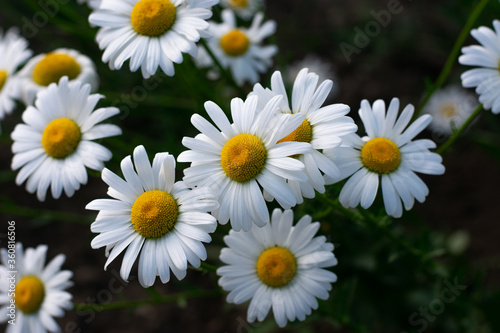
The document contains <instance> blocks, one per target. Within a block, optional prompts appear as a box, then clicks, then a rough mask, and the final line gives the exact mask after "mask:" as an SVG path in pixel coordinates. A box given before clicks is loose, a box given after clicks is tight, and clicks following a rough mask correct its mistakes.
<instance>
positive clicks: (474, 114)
mask: <svg viewBox="0 0 500 333" xmlns="http://www.w3.org/2000/svg"><path fill="white" fill-rule="evenodd" d="M482 109H483V105H482V104H479V105H478V106H477V108H476V109H475V110H474V112H472V114H471V115H470V116H469V118H467V120H466V121H465V122H464V123H463V124H462V126H460V128H459V129H457V130H456V131H455V132H453V134H452V135H451V136H450V137H449V138H448V140H446V141H445V142H444V143H443V144H442V145H441V146H439V148H438V149H436V153H438V154H443V153H444V152H445V151H446V150H447V149H448V148H450V146H451V145H452V144H453V143H454V142H455V141H456V140H457V139H458V137H459V136H460V135H461V134H462V133H463V132H464V131H465V130H466V129H467V127H469V125H470V124H471V123H472V122H473V121H474V119H476V117H477V116H478V115H479V113H480V112H481V110H482Z"/></svg>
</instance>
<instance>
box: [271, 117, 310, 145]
mask: <svg viewBox="0 0 500 333" xmlns="http://www.w3.org/2000/svg"><path fill="white" fill-rule="evenodd" d="M311 140H312V127H311V124H310V123H309V121H307V119H304V121H303V122H302V124H300V126H299V127H297V129H296V130H295V131H293V132H292V133H290V134H288V135H287V136H285V137H284V138H283V139H281V140H279V141H278V143H280V142H287V141H295V142H311Z"/></svg>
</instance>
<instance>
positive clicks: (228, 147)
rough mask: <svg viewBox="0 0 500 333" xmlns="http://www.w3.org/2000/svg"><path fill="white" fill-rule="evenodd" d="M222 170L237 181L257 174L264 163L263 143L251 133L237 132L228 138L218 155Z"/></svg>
mask: <svg viewBox="0 0 500 333" xmlns="http://www.w3.org/2000/svg"><path fill="white" fill-rule="evenodd" d="M220 163H221V165H222V170H224V172H225V173H226V175H227V176H228V177H229V178H231V179H232V180H235V181H237V182H245V181H247V180H250V179H252V178H254V177H255V176H257V175H258V174H259V173H260V171H261V170H262V169H263V168H264V165H265V164H266V148H265V147H264V143H262V141H261V140H260V139H259V138H257V137H256V136H255V135H251V134H239V135H236V136H234V137H232V138H231V139H229V140H228V141H227V142H226V144H225V145H224V147H222V152H221V156H220Z"/></svg>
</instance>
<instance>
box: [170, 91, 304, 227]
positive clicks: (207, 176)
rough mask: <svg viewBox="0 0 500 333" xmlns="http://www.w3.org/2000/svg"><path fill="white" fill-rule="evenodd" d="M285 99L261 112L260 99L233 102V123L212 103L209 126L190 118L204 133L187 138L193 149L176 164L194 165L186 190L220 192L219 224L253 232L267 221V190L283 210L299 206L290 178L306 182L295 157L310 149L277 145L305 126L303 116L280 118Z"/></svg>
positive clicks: (187, 173) (208, 107) (300, 144)
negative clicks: (301, 125) (204, 188)
mask: <svg viewBox="0 0 500 333" xmlns="http://www.w3.org/2000/svg"><path fill="white" fill-rule="evenodd" d="M281 99H282V96H275V97H274V98H272V99H271V100H270V101H269V102H268V103H267V104H265V105H264V107H263V109H262V110H260V109H258V107H257V101H258V98H257V96H251V97H248V99H247V100H246V101H245V102H243V101H242V100H241V99H239V98H234V99H233V100H232V101H231V114H232V118H233V121H234V123H233V124H231V123H230V122H229V120H228V119H227V117H226V115H225V114H224V112H223V111H222V110H221V108H220V107H218V106H217V105H216V104H215V103H213V102H207V103H205V109H206V110H207V112H208V115H209V116H210V118H211V119H212V121H213V122H214V123H215V124H216V125H217V127H219V129H220V131H219V129H217V128H215V127H214V126H213V125H212V124H211V123H209V122H208V121H207V120H205V119H204V118H202V117H201V116H200V115H198V114H194V115H193V116H192V117H191V122H192V123H193V125H194V126H195V127H196V128H197V129H198V130H199V131H200V132H201V134H199V135H197V136H196V137H195V138H189V137H185V138H184V139H183V140H182V144H183V145H184V146H186V147H187V148H189V149H191V150H188V151H185V152H182V153H181V154H180V155H179V157H178V161H180V162H192V164H191V166H190V167H189V168H187V169H185V170H184V175H185V176H184V181H185V182H186V184H187V185H188V186H210V187H213V188H214V189H215V190H216V191H217V195H218V198H219V202H220V209H219V210H218V211H216V212H214V214H215V216H216V217H217V219H218V220H219V222H220V223H221V224H226V223H227V222H228V220H231V226H232V227H233V229H235V230H240V229H243V230H250V228H251V227H252V224H253V223H255V224H257V225H258V226H259V227H262V226H264V225H266V223H268V222H269V212H268V210H267V206H266V203H265V201H264V197H263V195H262V190H261V188H260V187H259V185H260V186H261V187H262V188H264V189H265V190H266V191H268V192H269V193H270V194H271V195H272V196H273V197H274V198H276V200H277V201H278V203H279V204H280V205H281V206H282V207H284V208H290V207H292V206H294V205H295V204H296V203H297V200H296V199H295V197H294V196H293V193H292V191H291V189H290V188H289V187H288V185H287V184H286V180H287V179H291V180H296V181H306V180H307V176H306V175H305V174H304V173H303V170H304V164H303V163H302V162H300V161H299V160H297V159H294V158H291V157H289V156H292V155H294V154H303V153H307V152H309V151H310V150H311V145H310V144H308V143H304V142H283V143H278V141H279V140H281V139H283V138H284V137H285V136H287V135H289V134H290V133H291V132H292V131H294V130H295V129H296V128H297V127H298V126H299V125H300V123H302V122H303V121H304V116H303V115H300V114H298V115H290V114H288V115H280V116H276V117H275V112H276V110H277V108H278V105H279V103H280V101H281Z"/></svg>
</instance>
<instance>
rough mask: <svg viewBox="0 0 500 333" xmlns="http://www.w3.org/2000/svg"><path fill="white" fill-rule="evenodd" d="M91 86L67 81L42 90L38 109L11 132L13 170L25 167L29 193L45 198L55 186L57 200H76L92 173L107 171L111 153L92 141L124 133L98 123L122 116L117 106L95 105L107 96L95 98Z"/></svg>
mask: <svg viewBox="0 0 500 333" xmlns="http://www.w3.org/2000/svg"><path fill="white" fill-rule="evenodd" d="M90 89H91V87H90V85H89V84H82V83H81V82H79V81H72V82H69V81H68V78H67V77H63V78H62V79H61V80H60V81H59V84H58V85H57V84H55V83H52V84H50V85H49V87H48V88H47V89H45V90H44V91H41V92H40V93H39V94H38V97H37V99H36V101H35V106H31V105H30V106H28V108H27V109H26V111H24V113H23V115H22V118H23V121H24V123H22V124H18V125H16V127H15V129H14V131H13V132H12V134H11V137H12V140H14V144H13V145H12V152H13V153H14V157H13V159H12V164H11V166H12V170H17V169H21V170H20V171H19V173H18V174H17V177H16V184H17V185H21V184H22V183H23V182H24V181H26V190H27V191H28V192H30V193H34V192H36V194H37V198H38V199H39V200H40V201H43V200H45V197H46V193H47V190H48V188H49V186H50V187H51V193H52V196H53V197H54V198H55V199H57V198H59V197H60V196H61V193H62V191H63V189H64V192H65V193H66V195H67V196H68V197H71V196H72V195H73V194H74V193H75V190H78V189H79V188H80V184H86V183H87V170H86V169H85V167H87V168H90V169H93V170H98V171H100V170H102V169H103V168H104V162H105V161H108V160H109V159H110V158H111V156H112V155H111V152H110V151H109V150H108V149H107V148H104V147H103V146H102V145H100V144H98V143H95V142H93V141H92V140H96V139H101V138H106V137H110V136H115V135H119V134H121V130H120V128H119V127H118V126H116V125H111V124H99V123H100V122H101V121H103V120H105V119H108V118H109V117H112V116H114V115H116V114H118V113H119V110H118V109H117V108H115V107H107V108H100V109H97V110H94V109H95V106H96V104H97V102H98V101H99V100H100V99H101V98H103V97H104V96H102V95H98V94H92V95H91V94H90Z"/></svg>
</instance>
